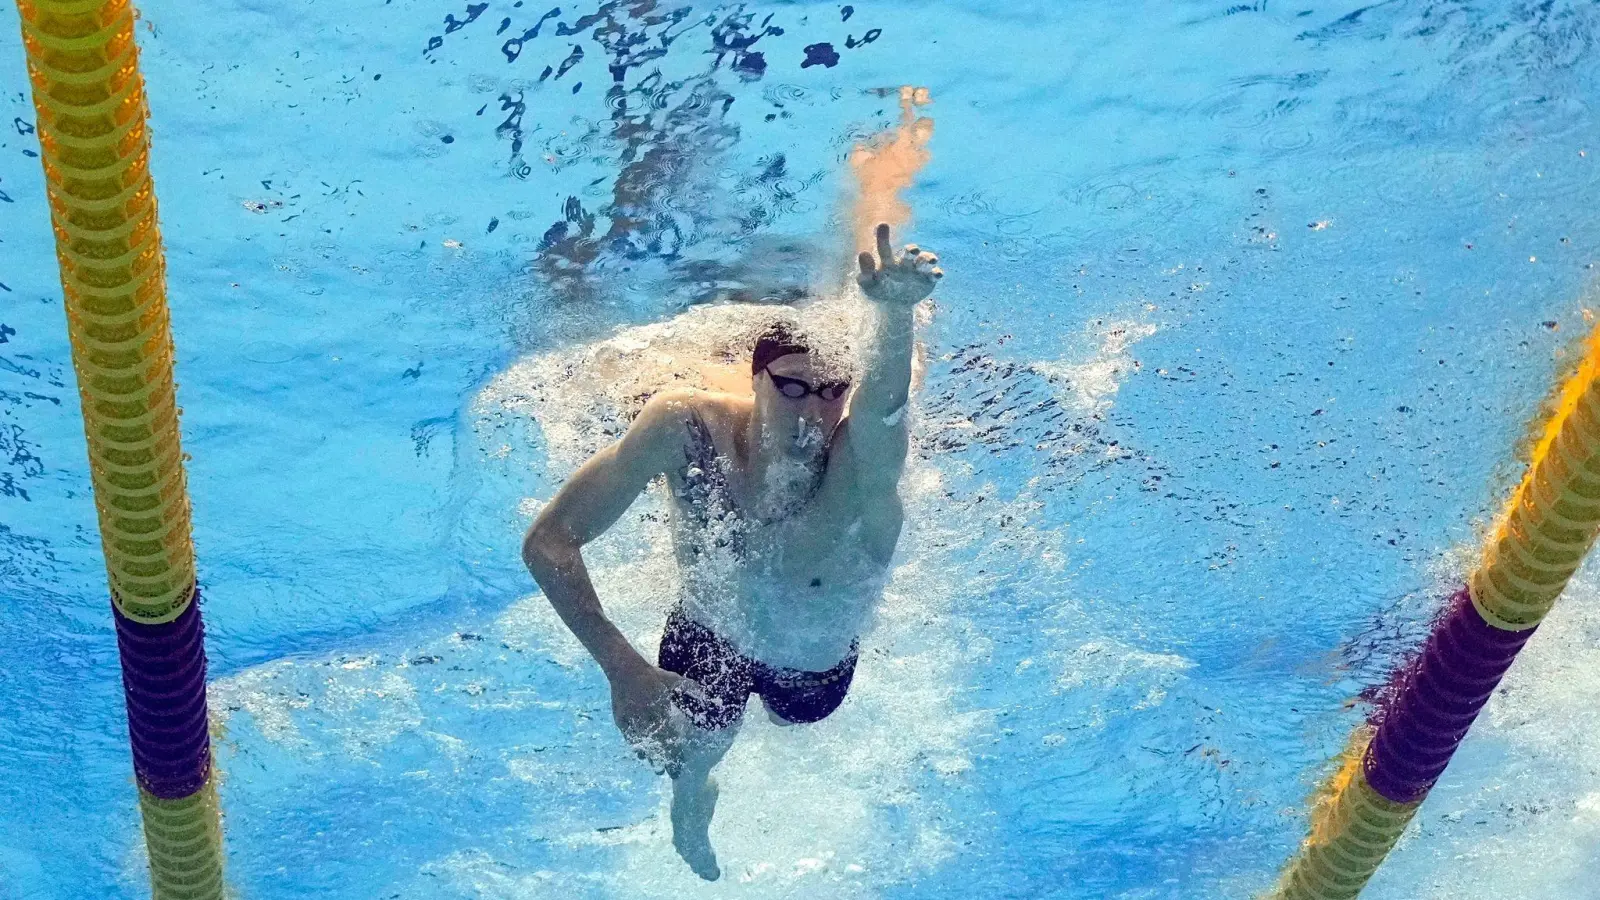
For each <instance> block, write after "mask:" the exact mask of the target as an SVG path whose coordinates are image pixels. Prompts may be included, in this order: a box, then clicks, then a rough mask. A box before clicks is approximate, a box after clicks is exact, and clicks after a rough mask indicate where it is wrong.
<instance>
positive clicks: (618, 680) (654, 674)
mask: <svg viewBox="0 0 1600 900" xmlns="http://www.w3.org/2000/svg"><path fill="white" fill-rule="evenodd" d="M691 685H693V682H691V681H688V680H687V679H685V678H684V677H683V676H681V675H678V674H675V673H673V672H668V671H667V670H666V669H661V668H657V667H655V666H652V665H650V664H648V663H645V664H643V665H638V666H634V667H632V668H629V669H627V670H626V671H624V672H621V673H618V674H617V675H615V676H613V677H612V679H611V716H612V718H613V719H614V720H616V723H617V730H619V731H621V732H622V737H623V738H624V739H625V740H627V742H628V744H629V745H631V746H632V747H633V753H634V755H635V756H637V757H639V758H640V759H643V760H645V761H646V762H648V763H650V767H651V768H653V769H655V770H656V771H657V772H666V773H669V774H672V773H675V772H676V770H677V767H678V751H679V745H680V744H681V743H682V742H683V736H682V735H681V734H679V733H678V732H677V729H675V728H674V727H673V725H672V720H671V718H670V715H669V713H670V712H671V710H672V692H673V691H674V690H678V689H682V688H686V687H689V686H691Z"/></svg>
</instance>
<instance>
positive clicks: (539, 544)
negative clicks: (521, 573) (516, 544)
mask: <svg viewBox="0 0 1600 900" xmlns="http://www.w3.org/2000/svg"><path fill="white" fill-rule="evenodd" d="M577 552H578V542H577V541H575V540H573V539H572V536H571V535H569V534H566V533H565V531H564V529H562V528H560V527H558V526H557V525H556V524H555V523H554V522H552V521H550V520H548V519H547V518H545V517H543V516H541V517H540V518H538V519H536V520H534V523H533V525H532V526H531V527H529V528H528V533H527V534H526V535H523V538H522V564H523V565H525V566H527V567H528V571H529V572H530V573H532V575H533V577H534V580H535V581H538V580H540V578H541V577H542V576H543V575H544V574H545V573H548V572H554V571H556V570H558V569H560V568H561V567H562V565H563V564H564V563H565V562H566V561H567V560H569V559H570V558H571V557H572V554H574V553H577Z"/></svg>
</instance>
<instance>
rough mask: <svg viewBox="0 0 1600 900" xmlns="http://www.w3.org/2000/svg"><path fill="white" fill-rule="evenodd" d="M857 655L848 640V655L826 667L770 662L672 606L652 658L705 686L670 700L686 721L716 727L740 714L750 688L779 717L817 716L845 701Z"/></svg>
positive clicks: (800, 718)
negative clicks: (795, 666)
mask: <svg viewBox="0 0 1600 900" xmlns="http://www.w3.org/2000/svg"><path fill="white" fill-rule="evenodd" d="M856 658H857V650H856V643H855V642H854V641H852V642H851V643H850V655H849V656H846V657H845V658H844V660H843V661H841V662H840V663H839V664H838V665H836V666H834V667H833V668H831V669H829V670H828V671H826V672H806V671H802V670H800V669H790V668H785V667H782V666H769V665H767V664H766V663H763V662H759V661H757V660H753V659H751V658H750V657H748V656H745V655H744V654H743V653H740V652H739V651H738V650H736V649H734V646H733V645H732V644H730V643H728V641H727V640H726V639H724V638H722V637H721V636H719V635H718V634H717V633H716V632H714V631H712V630H711V629H709V628H707V627H705V626H704V625H701V624H700V623H699V622H695V621H692V620H691V619H689V617H688V616H685V615H684V614H683V610H681V609H675V610H673V611H672V615H670V616H668V617H667V631H666V634H663V635H662V636H661V653H660V654H659V655H658V657H657V661H656V664H657V665H659V666H660V667H661V668H663V669H666V670H667V671H668V672H676V673H678V674H679V675H682V676H683V677H685V678H688V679H690V680H691V681H694V682H696V683H697V684H699V685H700V686H701V687H702V688H703V689H704V694H703V695H702V696H697V695H696V694H694V693H690V692H687V691H678V692H676V693H674V694H673V702H674V703H676V704H677V706H678V708H679V709H681V710H683V712H684V714H685V715H687V716H688V717H689V721H691V722H693V723H694V724H695V725H697V726H699V727H701V728H704V729H706V730H707V731H715V730H717V729H719V728H727V727H728V726H730V725H733V724H736V723H737V722H738V721H739V720H740V719H741V718H743V716H744V705H745V702H746V701H748V700H749V699H750V695H751V694H752V693H755V694H760V695H761V700H762V702H763V703H765V704H766V706H767V709H768V710H770V711H772V713H773V714H775V715H777V716H779V717H780V718H782V719H783V720H784V721H787V722H793V723H794V724H797V725H803V724H807V723H810V722H820V721H822V720H823V719H825V718H827V717H828V714H829V713H831V712H833V711H834V710H836V709H838V708H839V704H841V703H843V702H844V695H845V693H846V692H848V691H849V690H850V679H851V678H852V677H854V676H855V673H856Z"/></svg>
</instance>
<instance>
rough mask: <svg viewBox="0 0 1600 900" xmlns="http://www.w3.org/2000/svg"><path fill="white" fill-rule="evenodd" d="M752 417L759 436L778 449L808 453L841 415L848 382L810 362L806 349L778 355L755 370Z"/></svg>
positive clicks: (824, 440)
mask: <svg viewBox="0 0 1600 900" xmlns="http://www.w3.org/2000/svg"><path fill="white" fill-rule="evenodd" d="M753 386H754V388H755V398H756V416H757V419H758V422H759V424H760V426H761V434H762V436H763V438H764V439H765V440H767V441H769V442H770V445H771V446H774V447H776V448H777V449H779V450H781V451H782V452H783V453H785V454H786V455H789V456H795V457H814V456H817V455H818V454H820V453H821V452H822V451H823V450H824V449H826V447H827V442H828V440H829V439H830V438H831V437H832V436H833V430H834V429H835V428H836V427H838V425H839V420H840V419H842V418H843V417H844V409H845V400H846V399H847V398H848V397H849V396H850V390H849V383H848V382H845V381H842V380H841V379H840V378H839V376H838V375H837V374H836V373H830V372H828V371H826V370H824V369H823V368H822V367H820V366H818V365H817V364H816V360H815V359H814V358H813V357H812V355H811V354H809V353H791V354H789V355H787V356H780V357H778V358H777V359H774V360H773V361H772V362H770V363H768V364H767V367H766V368H765V369H763V370H762V371H760V372H757V373H756V375H755V380H754V385H753Z"/></svg>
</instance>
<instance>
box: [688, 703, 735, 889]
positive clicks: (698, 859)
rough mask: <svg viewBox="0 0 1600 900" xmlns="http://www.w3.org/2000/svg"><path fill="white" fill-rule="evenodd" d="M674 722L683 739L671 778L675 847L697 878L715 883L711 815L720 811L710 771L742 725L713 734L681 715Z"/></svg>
mask: <svg viewBox="0 0 1600 900" xmlns="http://www.w3.org/2000/svg"><path fill="white" fill-rule="evenodd" d="M674 712H675V713H676V710H674ZM672 719H673V726H674V727H675V728H678V729H680V732H679V734H680V737H681V740H680V742H679V743H678V753H677V757H678V758H677V765H676V766H675V767H674V768H675V769H676V773H675V774H674V775H673V777H672V846H673V849H675V850H677V851H678V855H679V856H681V857H683V861H684V862H686V863H688V864H689V868H691V869H693V870H694V873H695V874H696V875H699V876H700V877H701V878H704V879H705V880H707V881H716V880H717V879H718V878H719V877H721V876H722V869H720V868H719V867H718V866H717V854H716V851H714V850H712V849H711V833H710V832H711V816H712V814H713V813H715V812H716V809H717V780H716V779H715V778H712V777H711V770H712V768H713V767H715V766H716V764H717V763H718V762H720V761H721V760H722V757H723V755H724V754H726V753H727V752H728V748H729V747H731V746H733V739H734V736H735V735H737V734H738V733H739V726H738V723H734V724H732V725H729V726H727V727H725V728H718V729H716V730H714V731H713V730H707V729H704V728H701V727H699V726H697V725H695V724H693V723H692V722H690V721H689V720H688V718H687V717H685V716H683V715H681V714H675V715H673V717H672Z"/></svg>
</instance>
